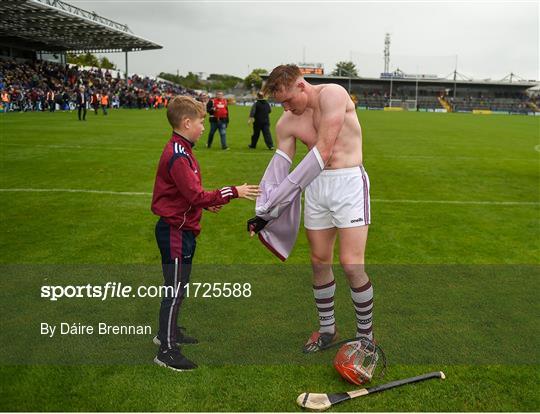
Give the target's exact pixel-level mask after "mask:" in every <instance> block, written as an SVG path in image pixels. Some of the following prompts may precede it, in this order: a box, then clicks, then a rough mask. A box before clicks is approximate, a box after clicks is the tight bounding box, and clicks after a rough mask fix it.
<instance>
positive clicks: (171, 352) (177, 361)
mask: <svg viewBox="0 0 540 414" xmlns="http://www.w3.org/2000/svg"><path fill="white" fill-rule="evenodd" d="M154 362H155V363H156V364H158V365H160V366H162V367H167V368H170V369H172V370H174V371H190V370H192V369H195V368H197V364H195V363H194V362H192V361H190V360H189V359H187V358H186V357H185V356H184V355H182V353H181V352H180V350H179V349H178V348H159V351H158V353H157V355H156V357H155V358H154Z"/></svg>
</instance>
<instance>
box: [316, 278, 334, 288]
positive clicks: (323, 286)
mask: <svg viewBox="0 0 540 414" xmlns="http://www.w3.org/2000/svg"><path fill="white" fill-rule="evenodd" d="M335 284H336V281H335V280H332V281H331V282H329V283H327V284H326V285H320V286H315V285H313V289H317V290H319V289H326V288H329V287H330V286H334V285H335Z"/></svg>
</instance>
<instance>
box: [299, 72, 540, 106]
mask: <svg viewBox="0 0 540 414" xmlns="http://www.w3.org/2000/svg"><path fill="white" fill-rule="evenodd" d="M305 76H306V78H307V79H308V80H309V81H310V82H311V83H313V84H319V83H328V82H332V83H337V84H339V85H341V86H343V87H344V88H346V89H348V90H349V91H350V93H351V95H354V96H355V97H356V101H357V106H358V107H360V108H365V109H383V108H385V107H388V106H390V104H391V106H392V107H395V106H399V107H402V108H404V109H408V110H414V109H411V107H412V108H414V107H415V106H414V105H411V101H415V100H416V109H417V110H418V111H447V112H452V111H454V112H471V111H474V110H485V111H492V112H501V113H514V114H525V113H527V114H529V113H534V112H538V110H539V109H538V105H537V99H538V97H537V95H533V94H531V93H529V90H530V89H531V88H535V87H538V83H537V82H535V81H517V82H516V81H514V82H503V81H471V80H467V81H463V80H458V81H454V80H449V79H419V80H418V81H417V80H416V79H393V80H392V81H391V80H390V79H386V78H352V79H348V78H345V77H340V76H317V75H305ZM417 83H418V88H417V87H416V84H417Z"/></svg>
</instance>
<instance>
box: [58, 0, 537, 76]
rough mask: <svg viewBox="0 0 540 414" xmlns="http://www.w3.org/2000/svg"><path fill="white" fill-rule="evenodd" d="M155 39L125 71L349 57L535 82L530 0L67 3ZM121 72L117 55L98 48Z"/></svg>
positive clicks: (240, 70) (249, 66)
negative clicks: (388, 43) (387, 39)
mask: <svg viewBox="0 0 540 414" xmlns="http://www.w3.org/2000/svg"><path fill="white" fill-rule="evenodd" d="M66 1H68V2H69V3H71V4H74V5H77V6H78V7H81V8H83V9H86V10H89V11H95V12H96V13H98V14H100V15H102V16H103V17H107V18H110V19H112V20H115V21H117V22H120V23H124V24H127V25H128V26H129V27H130V29H131V30H132V31H133V32H134V33H135V34H136V35H138V36H141V37H143V38H146V39H148V40H152V41H154V42H156V43H158V44H160V45H162V46H163V49H161V50H156V51H144V52H134V53H130V54H129V71H130V72H136V73H142V74H146V75H156V74H158V73H159V72H161V71H163V72H171V73H176V71H177V70H178V71H179V73H180V74H181V75H185V74H187V73H188V72H189V71H192V72H203V73H204V75H203V76H204V77H206V76H208V75H209V74H210V73H224V74H231V75H236V76H240V77H245V76H246V75H247V74H248V73H249V72H250V71H251V70H253V69H254V68H265V69H267V70H271V69H272V68H273V67H275V66H277V65H279V64H282V63H298V62H301V61H302V60H303V59H304V57H305V60H306V61H307V62H316V63H323V64H324V68H325V71H326V73H330V72H331V71H332V70H333V69H334V67H335V64H336V62H339V61H342V60H352V61H353V62H354V63H355V64H356V67H357V69H358V72H359V74H360V75H361V76H376V77H378V76H379V74H380V72H382V71H383V69H384V57H383V50H384V37H385V33H387V32H388V33H390V35H391V46H390V69H391V70H394V69H396V68H400V69H402V70H403V71H405V72H406V73H416V72H418V73H428V74H436V75H439V76H445V75H448V74H449V73H451V72H453V70H454V66H455V63H456V55H457V69H458V72H460V73H462V74H463V75H466V76H469V77H472V78H475V79H486V78H491V79H494V80H495V79H501V78H503V77H504V76H505V75H507V74H509V73H510V72H513V73H515V74H516V75H518V76H520V77H522V78H525V79H539V78H540V76H539V50H538V49H539V17H540V16H539V3H538V2H537V1H534V2H517V1H513V2H487V1H482V2H442V1H431V2H419V1H416V2H410V1H393V2H380V1H379V2H360V1H342V2H339V1H335V2H321V1H318V2H308V1H296V2H286V1H236V2H232V1H211V2H210V1H174V0H173V1H171V0H169V1H114V0H113V1H89V0H88V1H86V0H85V1H77V0H66ZM107 56H108V57H109V58H112V60H113V61H114V62H115V63H116V64H117V66H118V67H119V68H120V69H122V70H123V69H124V55H123V54H111V55H107Z"/></svg>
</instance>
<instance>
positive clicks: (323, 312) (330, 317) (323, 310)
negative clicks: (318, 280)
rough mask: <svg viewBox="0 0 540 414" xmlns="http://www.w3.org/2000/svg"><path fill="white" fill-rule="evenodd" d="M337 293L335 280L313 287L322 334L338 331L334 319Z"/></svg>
mask: <svg viewBox="0 0 540 414" xmlns="http://www.w3.org/2000/svg"><path fill="white" fill-rule="evenodd" d="M335 293H336V282H335V280H332V281H331V282H330V283H327V284H325V285H321V286H315V285H313V295H314V296H315V304H316V305H317V311H318V312H319V332H320V333H334V332H335V331H336V318H335V317H334V294H335Z"/></svg>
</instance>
